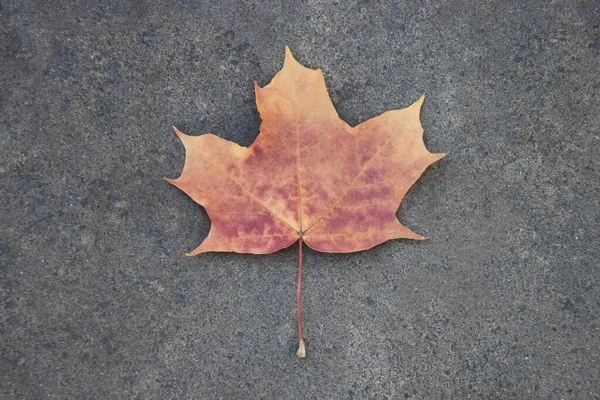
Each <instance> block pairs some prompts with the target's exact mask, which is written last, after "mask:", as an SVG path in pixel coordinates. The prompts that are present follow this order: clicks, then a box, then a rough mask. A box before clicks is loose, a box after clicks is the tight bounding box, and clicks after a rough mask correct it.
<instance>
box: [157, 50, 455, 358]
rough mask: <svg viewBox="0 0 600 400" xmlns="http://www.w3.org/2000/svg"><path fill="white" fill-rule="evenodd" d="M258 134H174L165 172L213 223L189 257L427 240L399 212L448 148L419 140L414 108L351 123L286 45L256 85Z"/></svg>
mask: <svg viewBox="0 0 600 400" xmlns="http://www.w3.org/2000/svg"><path fill="white" fill-rule="evenodd" d="M255 91H256V104H257V106H258V111H259V113H260V118H261V120H262V123H261V126H260V134H259V135H258V137H257V138H256V140H255V141H254V143H253V144H252V145H251V146H250V147H242V146H239V145H237V144H235V143H232V142H229V141H227V140H224V139H221V138H219V137H217V136H215V135H212V134H205V135H201V136H188V135H185V134H183V133H181V132H180V131H179V130H177V128H175V132H176V134H177V136H179V138H180V139H181V141H182V142H183V144H184V146H185V149H186V158H185V165H184V167H183V172H182V174H181V176H180V177H179V178H177V179H168V181H169V182H170V183H172V184H173V185H175V186H177V187H178V188H180V189H181V190H183V191H184V192H185V193H187V194H188V195H189V196H190V197H191V198H192V199H193V200H194V201H196V202H197V203H199V204H201V205H202V206H204V208H205V209H206V211H207V213H208V215H209V217H210V220H211V228H210V232H209V234H208V236H207V238H206V239H205V240H204V242H202V244H201V245H200V246H198V247H197V248H196V249H195V250H193V251H192V252H191V253H189V255H196V254H200V253H204V252H208V251H233V252H238V253H254V254H267V253H272V252H275V251H277V250H280V249H283V248H285V247H288V246H290V245H292V244H293V243H295V242H296V241H299V271H298V294H297V297H298V331H299V341H300V349H299V352H298V355H299V356H300V357H303V356H304V354H305V353H304V340H303V337H302V322H301V321H302V320H301V314H300V304H299V303H300V278H301V273H302V243H303V242H304V243H306V244H307V245H308V246H309V247H311V248H312V249H314V250H318V251H323V252H332V253H340V252H353V251H360V250H365V249H368V248H370V247H373V246H375V245H377V244H379V243H382V242H384V241H386V240H389V239H397V238H409V239H423V236H420V235H418V234H416V233H414V232H412V231H411V230H409V229H408V228H406V227H405V226H403V225H402V224H401V223H400V222H399V221H398V219H397V218H396V211H397V209H398V206H399V205H400V202H401V200H402V198H403V197H404V195H405V194H406V192H407V191H408V189H409V188H410V187H411V186H412V184H413V183H414V182H415V181H416V180H417V179H418V178H419V176H420V175H421V174H422V173H423V171H424V170H425V169H426V168H427V167H428V166H429V165H430V164H432V163H434V162H435V161H437V160H439V159H440V158H442V157H443V156H444V154H433V153H430V152H429V151H428V150H427V149H426V148H425V144H424V143H423V128H422V126H421V123H420V120H419V113H420V109H421V105H422V103H423V97H421V98H420V99H418V100H417V101H416V102H415V103H413V104H412V105H411V106H409V107H407V108H404V109H400V110H393V111H388V112H385V113H383V114H381V115H379V116H377V117H375V118H372V119H370V120H368V121H366V122H363V123H361V124H359V125H358V126H356V127H351V126H349V125H348V124H347V123H346V122H344V121H342V120H341V119H340V118H339V116H338V114H337V112H336V110H335V108H334V106H333V104H332V102H331V99H330V98H329V95H328V93H327V88H326V86H325V80H324V77H323V74H322V72H321V70H311V69H308V68H306V67H304V66H302V65H301V64H299V63H298V62H297V61H296V60H295V59H294V57H293V56H292V53H291V52H290V50H289V48H287V47H286V54H285V61H284V65H283V68H282V70H281V71H279V72H278V73H277V74H276V75H275V77H274V78H273V80H272V81H271V83H269V84H268V85H266V86H265V87H263V88H260V87H259V86H258V85H257V84H256V83H255Z"/></svg>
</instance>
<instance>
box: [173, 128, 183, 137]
mask: <svg viewBox="0 0 600 400" xmlns="http://www.w3.org/2000/svg"><path fill="white" fill-rule="evenodd" d="M173 130H174V131H175V134H176V135H177V137H178V138H179V139H181V138H182V137H183V136H185V134H184V133H183V132H181V131H180V130H179V129H177V127H176V126H175V125H173Z"/></svg>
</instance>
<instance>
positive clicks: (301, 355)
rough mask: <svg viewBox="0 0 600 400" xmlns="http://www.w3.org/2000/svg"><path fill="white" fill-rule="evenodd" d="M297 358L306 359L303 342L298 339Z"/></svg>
mask: <svg viewBox="0 0 600 400" xmlns="http://www.w3.org/2000/svg"><path fill="white" fill-rule="evenodd" d="M296 355H297V356H298V358H304V357H306V346H305V345H304V340H302V339H300V344H299V345H298V351H297V352H296Z"/></svg>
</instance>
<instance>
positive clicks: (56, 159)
mask: <svg viewBox="0 0 600 400" xmlns="http://www.w3.org/2000/svg"><path fill="white" fill-rule="evenodd" d="M285 45H289V46H290V48H291V49H292V51H293V52H294V55H295V56H296V58H297V59H298V60H299V61H300V62H301V63H303V64H305V65H307V66H309V67H311V68H318V67H320V68H321V69H322V70H323V72H324V75H325V79H326V82H327V84H328V87H329V91H330V94H331V97H332V99H333V102H334V104H335V106H336V108H337V110H338V112H339V114H340V116H341V117H342V118H343V119H344V120H345V121H347V122H348V123H349V124H351V125H356V124H358V123H360V122H362V121H365V120H367V119H369V118H372V117H374V116H376V115H378V114H380V113H382V112H385V111H387V110H390V109H397V108H402V107H405V106H407V105H409V104H411V103H412V102H414V101H415V100H416V99H418V97H419V96H420V95H421V94H422V93H426V95H427V96H426V100H425V103H424V106H423V111H422V121H423V126H424V128H425V141H426V144H427V146H428V148H429V149H430V150H431V151H433V152H444V153H447V154H448V155H447V157H446V158H444V159H443V160H441V161H440V162H438V163H436V164H434V165H433V166H432V167H430V168H429V169H428V170H427V171H426V172H425V174H424V175H423V176H422V177H421V179H420V180H419V181H418V182H417V184H415V185H414V187H413V188H412V189H411V190H410V191H409V193H408V195H407V197H406V198H405V200H404V201H403V203H402V205H401V207H400V209H399V213H398V215H399V217H400V219H401V221H403V222H404V223H405V225H407V226H408V227H409V228H411V229H413V230H414V231H415V232H417V233H419V234H422V235H426V236H428V237H430V239H429V240H427V241H423V242H415V241H410V240H394V241H388V242H386V243H384V244H381V245H379V246H377V247H375V248H373V249H371V250H368V251H364V252H359V253H351V254H324V253H317V252H315V251H311V250H309V249H306V250H305V252H304V257H305V258H304V280H303V315H304V329H305V336H306V340H307V352H308V357H307V358H306V359H304V360H300V359H298V358H297V357H296V356H295V351H296V346H297V338H296V316H295V312H296V311H295V291H296V271H297V247H296V246H297V245H294V246H292V247H290V248H288V249H285V250H282V251H280V252H277V253H274V254H271V255H263V256H257V255H248V254H233V253H209V254H203V255H200V256H197V257H186V256H185V255H184V253H185V252H188V251H190V250H192V249H194V248H195V247H196V246H197V245H198V244H199V243H200V242H201V241H202V239H203V238H204V237H206V235H207V233H208V230H209V227H210V221H209V218H208V216H207V214H206V212H205V211H204V209H203V208H202V207H200V206H198V205H197V204H195V203H194V202H193V201H192V200H190V199H189V198H188V197H187V196H186V195H185V194H184V193H183V192H181V191H179V190H178V189H176V188H175V187H173V186H171V185H169V184H168V183H167V182H166V181H165V180H163V176H166V177H177V176H178V175H179V173H180V172H181V169H182V166H183V162H184V149H183V146H182V145H181V143H180V142H179V141H178V139H177V138H176V136H175V135H174V134H173V132H172V129H171V126H172V125H176V126H177V127H179V128H180V129H181V130H182V131H184V132H186V133H188V134H194V135H196V134H202V133H207V132H211V133H214V134H216V135H218V136H220V137H222V138H225V139H228V140H232V141H235V142H237V143H239V144H242V145H249V144H251V143H252V141H253V140H254V139H255V138H256V135H257V134H258V130H259V117H258V113H257V111H256V107H255V104H254V94H253V81H254V80H257V81H258V83H259V84H260V85H264V84H266V83H268V82H269V81H270V79H271V78H272V76H273V75H274V74H275V73H276V72H277V71H278V70H279V69H280V68H281V66H282V63H283V56H284V46H285ZM599 53H600V5H599V4H598V2H597V1H593V0H590V1H553V2H538V1H519V2H517V1H503V2H502V1H498V2H482V1H468V0H467V1H426V2H418V1H414V2H395V1H394V2H391V1H390V2H385V3H380V2H374V1H373V2H369V1H364V2H346V1H343V2H342V1H340V2H329V1H302V2H300V1H298V2H286V3H285V4H283V3H275V2H271V3H270V2H266V1H249V2H241V1H240V2H227V1H218V2H217V1H215V2H206V1H200V2H198V1H188V2H179V1H161V2H123V1H111V2H98V1H79V2H69V1H56V2H49V1H47V2H44V1H41V2H40V1H31V0H26V1H4V0H3V1H1V3H0V85H1V86H0V122H1V123H0V303H1V308H0V312H1V315H0V398H2V399H13V398H14V399H41V398H61V399H62V398H64V399H71V398H72V399H75V398H77V399H108V398H111V399H116V398H125V399H131V398H139V399H171V398H178V399H184V398H193V399H218V398H222V399H232V398H244V399H259V398H264V399H295V398H297V399H367V398H368V399H516V398H518V399H599V398H600V372H599V370H600V350H599V348H600V330H599V329H600V324H599V322H600V321H599V315H600V288H599V284H600V268H599V260H600V250H599V249H600V246H599V245H600V205H599V198H600V161H599V155H600V112H599V111H600V75H599V74H600V67H599V65H600V64H599Z"/></svg>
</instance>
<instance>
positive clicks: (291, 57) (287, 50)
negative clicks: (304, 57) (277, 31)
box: [283, 45, 299, 66]
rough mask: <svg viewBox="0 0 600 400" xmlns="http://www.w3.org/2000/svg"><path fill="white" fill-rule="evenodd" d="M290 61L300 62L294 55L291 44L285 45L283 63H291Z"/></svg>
mask: <svg viewBox="0 0 600 400" xmlns="http://www.w3.org/2000/svg"><path fill="white" fill-rule="evenodd" d="M290 63H293V64H299V63H298V61H296V59H295V58H294V55H293V54H292V51H291V50H290V48H289V46H287V45H286V46H285V58H284V60H283V65H284V66H285V65H289V64H290Z"/></svg>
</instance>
